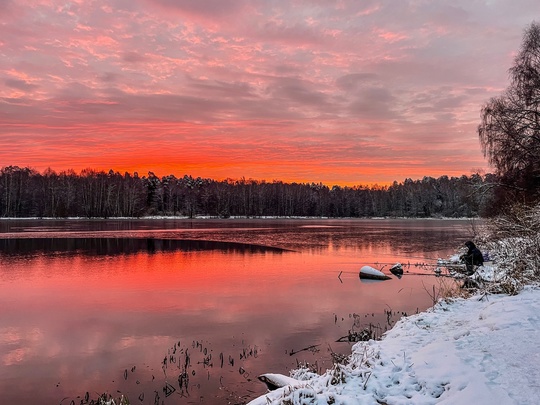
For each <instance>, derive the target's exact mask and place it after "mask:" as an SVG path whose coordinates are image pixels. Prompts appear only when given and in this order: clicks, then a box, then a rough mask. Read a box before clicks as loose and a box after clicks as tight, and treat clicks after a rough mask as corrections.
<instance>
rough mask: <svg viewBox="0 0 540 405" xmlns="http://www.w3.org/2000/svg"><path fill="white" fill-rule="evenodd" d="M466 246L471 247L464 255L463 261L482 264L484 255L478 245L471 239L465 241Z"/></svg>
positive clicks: (468, 263)
mask: <svg viewBox="0 0 540 405" xmlns="http://www.w3.org/2000/svg"><path fill="white" fill-rule="evenodd" d="M465 246H467V248H469V250H468V251H467V253H465V254H464V255H463V261H464V262H465V264H467V265H474V266H482V265H483V264H484V256H482V252H480V250H479V249H478V248H477V247H476V245H475V244H474V243H473V242H471V241H470V240H469V241H467V242H465Z"/></svg>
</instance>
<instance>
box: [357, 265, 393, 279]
mask: <svg viewBox="0 0 540 405" xmlns="http://www.w3.org/2000/svg"><path fill="white" fill-rule="evenodd" d="M360 278H361V279H367V280H390V279H391V278H392V277H388V276H387V275H386V274H384V273H383V272H382V271H380V270H377V269H375V268H373V267H371V266H364V267H362V268H361V269H360Z"/></svg>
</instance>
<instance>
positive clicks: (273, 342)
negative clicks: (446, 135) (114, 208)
mask: <svg viewBox="0 0 540 405" xmlns="http://www.w3.org/2000/svg"><path fill="white" fill-rule="evenodd" d="M379 223H380V225H377V221H372V222H354V221H319V222H317V221H254V225H253V226H251V225H250V222H249V221H248V222H241V223H237V226H236V227H234V226H231V222H227V223H226V224H227V226H226V227H221V222H215V223H212V226H215V227H216V228H215V229H212V227H211V226H210V223H209V222H205V221H202V224H201V223H197V224H194V226H193V227H192V228H190V229H186V228H185V224H183V225H182V227H181V228H167V229H159V228H158V227H154V225H148V224H147V223H146V222H145V223H144V226H145V228H144V229H142V230H137V229H132V230H129V232H135V233H136V234H137V236H138V238H126V237H125V236H126V232H124V230H122V231H111V230H104V229H103V228H106V226H101V225H100V228H101V230H99V231H96V230H95V229H87V230H84V229H82V228H81V226H80V224H79V225H76V226H75V225H73V227H72V228H75V227H77V228H78V229H77V231H76V232H77V233H81V234H86V235H91V236H92V237H83V238H73V233H72V232H71V231H70V232H69V233H66V234H63V233H62V232H60V231H59V230H58V229H57V228H56V226H55V227H53V228H55V229H54V230H50V228H51V225H50V223H46V224H45V225H43V224H42V223H37V224H36V226H37V227H39V226H46V227H48V228H49V230H48V231H41V230H40V231H36V230H35V229H34V228H33V227H32V226H31V224H30V223H29V222H25V223H24V231H22V230H21V232H13V228H10V230H9V232H6V236H7V237H6V238H4V239H0V243H1V246H2V249H1V250H0V288H1V291H2V294H1V295H0V362H1V364H2V366H1V367H0V392H2V402H6V403H19V402H21V403H22V402H27V403H35V402H36V398H39V402H42V403H60V402H62V399H63V398H67V399H66V400H65V401H63V402H62V403H69V402H70V401H71V400H75V403H80V400H81V399H84V396H85V393H86V392H87V391H88V392H90V393H96V392H97V393H101V392H105V391H108V392H110V393H115V392H117V391H121V392H122V393H124V394H127V395H128V396H129V398H130V400H131V402H132V403H134V402H135V401H137V400H140V402H141V403H144V404H153V403H154V402H155V400H156V395H157V396H159V401H165V403H166V404H167V403H175V404H176V403H190V402H203V403H216V402H218V403H221V402H225V401H230V402H234V403H242V402H244V401H246V400H247V399H248V398H250V397H254V396H257V395H259V394H261V393H263V392H264V386H263V385H262V384H260V383H259V382H258V381H256V379H255V378H254V377H255V376H256V375H258V374H262V373H265V372H281V373H287V371H288V370H289V369H291V368H293V367H296V366H297V364H298V363H301V362H308V363H309V364H311V365H312V367H313V368H315V369H318V370H324V369H326V368H327V367H330V366H331V362H332V357H331V353H332V352H335V353H350V346H351V345H352V342H350V341H348V339H346V340H345V341H343V339H341V338H343V337H345V336H349V333H350V332H351V331H352V332H359V331H361V330H362V329H363V328H365V327H369V326H370V325H371V326H372V327H373V328H374V330H375V331H376V332H377V333H383V332H384V330H385V329H386V328H388V327H390V326H391V324H392V323H393V322H395V321H396V320H397V319H399V317H400V316H401V315H402V314H403V313H409V314H410V313H414V312H416V311H417V310H422V309H424V308H426V307H427V306H429V305H430V304H431V302H430V301H431V298H430V297H429V295H428V294H427V293H426V288H427V289H428V290H430V291H431V288H432V286H435V287H436V288H439V284H438V283H439V281H438V280H436V279H435V278H434V277H423V276H417V275H412V274H410V273H409V274H407V273H405V274H404V276H403V278H402V279H401V280H398V279H395V278H394V279H392V280H390V281H385V282H383V283H375V284H366V283H361V282H360V281H359V279H358V269H359V268H360V267H361V266H362V265H364V264H369V263H371V262H375V261H388V262H393V261H395V260H399V258H400V257H410V258H411V260H415V259H413V258H414V257H419V258H421V259H423V260H424V261H425V260H427V259H428V258H429V257H431V256H438V255H441V256H443V255H444V254H446V253H451V252H453V248H454V246H456V245H458V244H459V243H460V242H459V241H460V239H461V238H463V239H464V238H467V237H468V236H469V235H467V233H466V231H464V229H463V227H458V226H456V224H457V223H455V222H452V223H449V224H448V223H446V224H445V223H441V222H438V223H437V224H436V225H437V226H434V223H427V224H425V225H422V224H419V223H410V222H409V223H406V224H405V225H404V224H403V223H400V222H397V223H391V222H385V221H379ZM262 225H264V226H262ZM319 225H322V226H319ZM329 225H330V226H332V227H331V228H330V227H327V226H329ZM148 227H150V228H152V229H148ZM404 227H409V229H405V230H404V229H402V228H404ZM21 229H22V228H21ZM37 232H40V233H41V234H42V235H43V238H36V237H35V236H32V235H35V234H36V233H37ZM23 234H24V236H27V237H26V238H25V237H24V236H21V235H23ZM17 235H19V236H21V237H16V236H17ZM112 235H115V236H116V237H115V238H112V237H109V236H112ZM29 236H31V237H29ZM149 236H151V237H149ZM163 236H166V237H167V238H168V239H163ZM186 236H189V239H186ZM154 237H155V239H154ZM175 237H179V239H180V240H174V239H173V238H175ZM149 241H151V242H149ZM149 243H150V246H153V247H151V248H150V249H149ZM261 245H267V246H272V247H274V248H272V249H269V248H265V247H261ZM283 249H289V250H286V251H284V250H283ZM410 269H415V268H414V266H413V267H411V268H410ZM420 270H421V269H420ZM420 270H418V271H416V270H415V271H414V272H415V273H417V272H421V271H420ZM426 272H427V271H426ZM411 273H412V271H411ZM338 275H339V276H340V277H339V278H338ZM389 311H390V312H391V315H390V316H389V315H388V312H389ZM339 340H341V341H339ZM306 348H311V349H309V350H304V349H306ZM188 359H189V361H188ZM171 387H172V388H174V391H173V390H172V388H171ZM164 389H165V390H164ZM167 394H170V395H169V396H168V397H167ZM78 396H79V398H78V399H77V397H78ZM141 398H142V399H141ZM216 398H217V399H216ZM159 403H161V402H159Z"/></svg>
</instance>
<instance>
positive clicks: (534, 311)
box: [249, 285, 540, 405]
mask: <svg viewBox="0 0 540 405" xmlns="http://www.w3.org/2000/svg"><path fill="white" fill-rule="evenodd" d="M539 341H540V287H538V286H532V285H529V286H526V287H525V288H524V289H523V290H522V291H521V292H520V293H519V294H517V295H514V296H508V295H502V294H499V295H496V294H493V295H486V294H479V295H475V296H473V297H470V298H467V299H464V298H456V299H453V300H452V301H450V302H446V301H440V302H439V303H438V304H437V305H436V306H435V307H433V308H431V309H430V310H428V311H426V312H423V313H420V314H417V315H412V316H409V317H407V318H404V319H402V320H401V321H400V322H398V323H397V324H396V326H395V327H394V328H392V329H391V330H390V331H388V332H387V333H386V334H385V336H384V337H383V339H382V340H380V341H373V340H371V341H369V342H359V343H357V344H355V345H354V346H353V348H352V354H351V356H350V357H349V358H348V362H347V363H346V364H338V365H336V366H335V367H334V368H333V369H331V370H328V371H327V372H326V373H324V374H323V375H320V376H319V375H316V374H314V373H311V372H308V371H307V370H296V371H293V372H292V374H291V377H293V378H294V380H293V381H292V382H290V381H289V384H291V385H289V386H285V387H283V388H280V389H277V390H275V391H270V392H269V393H268V394H266V395H263V396H261V397H259V398H257V399H255V400H253V401H251V402H250V403H249V405H259V404H281V403H294V404H308V403H309V404H325V405H326V404H332V403H335V404H344V405H348V404H360V405H361V404H370V405H371V404H376V403H381V404H388V405H394V404H395V405H401V404H473V403H474V404H486V405H487V404H494V403H496V404H538V403H539V398H538V396H539V394H540V349H539V347H540V346H539V343H538V342H539ZM287 401H290V402H287Z"/></svg>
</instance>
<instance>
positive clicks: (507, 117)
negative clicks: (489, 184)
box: [478, 22, 540, 201]
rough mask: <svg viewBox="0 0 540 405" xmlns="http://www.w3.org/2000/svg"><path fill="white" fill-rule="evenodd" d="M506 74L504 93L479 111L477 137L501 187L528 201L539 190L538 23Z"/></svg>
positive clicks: (532, 26) (539, 76)
mask: <svg viewBox="0 0 540 405" xmlns="http://www.w3.org/2000/svg"><path fill="white" fill-rule="evenodd" d="M509 73H510V79H511V82H510V85H509V86H508V88H507V89H506V91H505V92H504V93H503V94H502V95H501V96H499V97H494V98H492V99H491V100H489V101H488V102H487V103H486V105H485V106H484V107H483V108H482V113H481V124H480V125H479V127H478V135H479V137H480V142H481V144H482V149H483V152H484V155H485V156H486V157H487V158H488V159H489V162H490V163H491V164H492V165H493V166H494V167H495V169H496V171H497V174H498V175H499V176H500V178H501V180H502V183H503V186H504V187H505V188H506V189H512V190H513V192H512V193H511V194H512V195H513V196H514V197H515V196H518V197H520V198H521V199H523V200H524V201H531V200H536V199H538V197H539V190H540V24H538V23H536V22H533V23H532V24H531V25H530V26H529V27H527V29H526V30H525V33H524V36H523V42H522V45H521V49H520V51H519V53H518V54H517V56H516V58H515V60H514V66H513V67H512V68H511V69H510V70H509Z"/></svg>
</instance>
